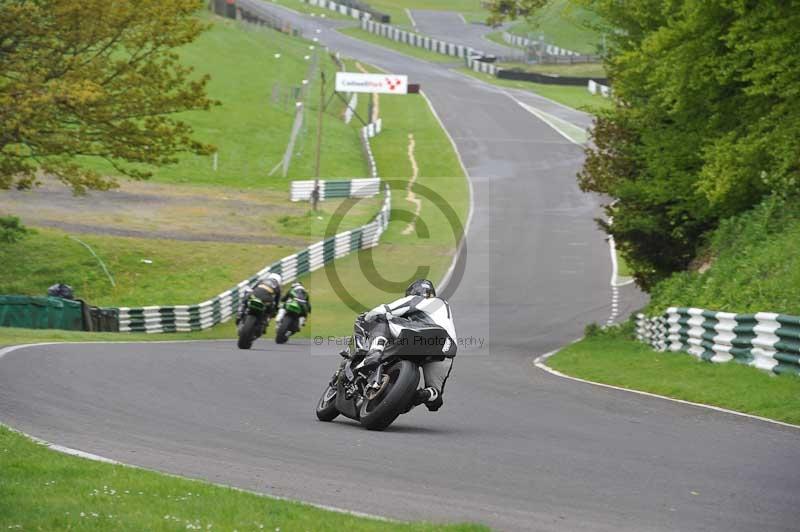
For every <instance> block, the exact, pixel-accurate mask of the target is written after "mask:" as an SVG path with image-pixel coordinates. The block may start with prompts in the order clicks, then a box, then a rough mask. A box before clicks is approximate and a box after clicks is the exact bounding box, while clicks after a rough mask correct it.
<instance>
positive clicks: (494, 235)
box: [0, 0, 800, 532]
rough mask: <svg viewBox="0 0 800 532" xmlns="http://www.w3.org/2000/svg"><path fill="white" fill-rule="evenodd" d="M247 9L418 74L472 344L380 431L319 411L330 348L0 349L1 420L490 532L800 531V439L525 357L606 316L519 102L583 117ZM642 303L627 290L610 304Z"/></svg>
mask: <svg viewBox="0 0 800 532" xmlns="http://www.w3.org/2000/svg"><path fill="white" fill-rule="evenodd" d="M239 1H240V3H241V4H246V3H250V4H254V5H257V6H258V9H264V10H271V11H274V12H280V13H281V14H282V16H284V17H286V18H290V19H292V20H293V22H294V23H295V24H300V25H302V26H304V28H305V30H306V31H305V33H306V35H311V34H315V30H316V29H320V30H321V32H320V33H319V34H316V35H318V37H319V39H320V41H321V42H323V43H325V44H327V45H329V46H330V47H331V48H332V49H335V50H339V51H341V52H342V53H344V54H346V55H349V56H352V57H357V58H359V59H362V60H364V61H366V62H369V63H371V64H374V65H378V66H380V67H383V68H385V69H387V70H390V71H392V72H396V73H406V74H409V76H410V77H411V81H412V82H417V83H421V84H422V88H423V90H424V92H425V94H426V95H427V96H428V97H429V98H430V100H431V102H432V104H433V106H434V107H435V109H436V111H437V113H438V115H439V116H440V117H441V120H442V122H443V123H444V125H445V127H446V129H447V131H448V132H449V133H450V135H451V136H452V137H453V140H454V142H455V144H456V146H457V147H458V150H459V152H460V154H461V156H462V158H463V161H464V164H465V166H466V169H467V171H468V172H469V175H470V177H471V182H472V185H473V187H474V196H473V199H474V214H473V219H472V223H471V225H470V228H469V234H468V238H467V247H466V250H467V251H466V253H465V264H466V267H465V270H464V272H463V278H462V279H461V280H460V283H455V282H453V283H451V285H450V286H448V287H447V288H448V291H454V293H453V294H452V296H451V297H450V302H451V304H452V307H453V311H454V315H455V317H456V327H457V329H458V331H459V333H460V335H461V336H462V337H464V338H467V337H474V338H475V339H476V345H473V346H471V347H465V348H464V349H462V350H461V351H460V353H459V356H458V357H457V359H456V363H455V366H454V370H453V374H452V376H451V379H450V381H449V382H448V384H447V389H446V393H445V405H444V407H443V409H442V410H441V411H440V412H438V413H436V414H431V413H428V412H427V411H426V410H425V409H415V410H414V411H413V412H412V413H410V414H409V415H406V416H402V417H401V418H399V419H398V421H397V422H396V423H395V424H394V425H392V427H390V428H389V429H388V430H387V431H385V432H382V433H373V432H368V431H365V430H363V429H361V428H360V427H359V426H358V425H357V424H356V423H354V422H351V421H349V420H346V419H341V418H340V419H337V420H336V421H335V422H333V423H321V422H318V421H317V420H316V418H315V416H314V406H315V403H316V401H317V399H318V397H319V395H320V393H321V391H322V389H323V387H324V384H325V382H326V380H327V379H328V378H329V377H330V375H331V373H332V371H333V369H334V367H335V365H336V364H337V362H338V357H337V356H336V351H337V348H336V346H333V345H322V346H315V345H313V344H311V343H309V342H303V343H301V342H297V341H293V342H292V343H290V344H287V345H284V346H278V345H275V344H274V343H272V342H269V341H264V340H261V341H259V342H257V343H256V344H255V346H254V349H253V350H252V351H239V350H237V349H236V345H235V342H234V341H233V340H231V341H217V342H190V343H157V344H152V343H149V344H92V345H89V344H79V345H47V346H39V347H30V348H24V349H20V350H16V351H13V352H10V353H8V354H6V355H5V356H4V357H3V358H2V359H0V421H2V422H3V423H7V424H8V425H10V426H12V427H14V428H17V429H19V430H22V431H24V432H27V433H29V434H32V435H34V436H37V437H40V438H42V439H45V440H47V441H51V442H54V443H58V444H60V445H63V446H67V447H71V448H75V449H80V450H82V451H85V452H90V453H94V454H98V455H101V456H105V457H108V458H112V459H116V460H119V461H122V462H125V463H130V464H135V465H139V466H144V467H148V468H152V469H157V470H161V471H167V472H170V473H176V474H180V475H185V476H188V477H194V478H201V479H207V480H210V481H214V482H220V483H224V484H229V485H234V486H238V487H242V488H248V489H253V490H257V491H261V492H264V493H269V494H273V495H280V496H285V497H291V498H296V499H301V500H306V501H310V502H314V503H320V504H327V505H333V506H337V507H341V508H346V509H350V510H357V511H361V512H367V513H372V514H378V515H383V516H388V517H393V518H398V519H426V520H432V521H442V522H446V521H476V522H481V523H485V524H488V525H490V526H492V527H495V528H497V529H500V530H548V531H549V530H557V531H564V530H598V531H599V530H608V531H612V530H613V531H619V530H630V531H651V530H653V531H655V530H658V531H663V530H687V531H688V530H691V531H697V530H720V531H748V532H749V531H753V530H761V531H767V530H798V529H800V524H799V523H800V465H798V464H800V431H798V430H796V429H792V428H789V427H782V426H778V425H773V424H769V423H766V422H761V421H757V420H752V419H748V418H744V417H739V416H735V415H731V414H725V413H720V412H715V411H710V410H707V409H702V408H698V407H694V406H690V405H683V404H678V403H674V402H670V401H665V400H661V399H657V398H649V397H643V396H639V395H634V394H630V393H626V392H623V391H615V390H609V389H604V388H599V387H595V386H591V385H587V384H581V383H576V382H572V381H568V380H564V379H561V378H558V377H555V376H552V375H550V374H548V373H545V372H543V371H541V370H539V369H537V368H535V367H534V366H533V364H532V360H533V358H534V357H535V356H537V355H540V354H542V353H545V352H548V351H551V350H553V349H555V348H557V347H559V346H562V345H564V344H566V343H568V342H570V341H572V340H574V339H576V338H578V337H580V336H581V334H582V331H583V327H584V326H585V325H586V324H587V323H590V322H600V323H604V322H605V321H606V320H607V319H608V317H609V315H610V314H611V287H610V286H609V280H610V277H611V264H610V260H609V252H608V246H607V243H606V242H605V240H604V235H603V234H602V233H601V232H600V231H599V230H598V229H597V228H596V224H595V222H594V221H593V218H594V217H596V216H599V215H600V214H601V211H600V208H599V206H600V204H601V199H600V198H597V197H593V196H589V195H585V194H583V193H581V192H580V191H579V190H578V189H577V186H576V183H575V173H576V172H577V170H578V168H579V167H580V165H581V162H582V160H583V150H582V146H580V145H577V144H574V143H572V142H570V141H569V140H567V139H566V138H565V137H564V136H562V135H560V134H559V133H558V132H556V131H555V130H553V129H552V128H551V127H550V126H548V125H547V124H545V123H544V122H542V121H541V120H539V119H538V118H537V117H536V116H534V115H533V114H531V113H530V112H528V110H526V109H525V108H523V107H522V106H521V105H520V104H519V101H523V103H526V104H527V105H529V106H533V107H535V108H536V109H539V110H542V111H545V112H547V113H550V114H554V115H558V116H560V117H562V118H563V119H565V120H568V121H570V122H572V123H574V124H577V125H581V126H582V127H585V126H586V125H588V124H589V123H590V117H588V116H586V115H584V114H582V113H579V112H577V111H572V110H569V109H566V108H564V107H561V106H559V105H558V104H555V103H553V102H549V101H548V100H544V99H541V98H538V97H535V96H527V95H524V94H522V93H514V92H506V91H504V90H502V89H499V88H497V87H493V86H490V85H487V84H484V83H482V82H479V81H476V80H473V79H470V78H468V77H465V76H463V75H461V74H460V73H457V72H453V71H451V70H448V69H446V68H444V67H442V66H441V65H434V64H431V63H428V62H425V61H420V60H416V59H411V58H408V57H406V56H403V55H400V54H398V53H395V52H392V51H389V50H387V49H384V48H381V47H376V46H372V45H369V44H365V43H362V42H359V41H356V40H354V39H351V38H349V37H346V36H343V35H341V34H339V33H337V32H335V31H333V29H332V27H331V26H332V25H334V24H335V23H334V22H332V21H320V20H311V19H304V18H302V17H299V16H297V15H294V14H292V13H287V12H286V11H284V10H281V8H279V7H276V6H274V5H271V4H266V3H263V4H262V3H259V2H258V0H239ZM381 172H382V174H383V175H384V176H386V177H391V173H390V171H387V169H381ZM642 301H643V299H642V296H641V295H640V294H639V293H637V292H636V291H635V289H633V288H632V287H630V286H628V287H625V288H623V289H621V303H620V307H621V308H620V316H623V317H625V316H627V315H628V313H630V312H631V311H633V310H634V309H635V308H637V306H639V305H640V304H641V303H642ZM376 303H378V302H376ZM346 332H347V331H344V332H343V334H344V333H346ZM477 339H482V340H483V342H484V343H483V346H481V345H480V344H479V343H477Z"/></svg>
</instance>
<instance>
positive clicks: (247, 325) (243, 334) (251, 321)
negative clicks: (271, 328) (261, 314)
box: [236, 314, 258, 349]
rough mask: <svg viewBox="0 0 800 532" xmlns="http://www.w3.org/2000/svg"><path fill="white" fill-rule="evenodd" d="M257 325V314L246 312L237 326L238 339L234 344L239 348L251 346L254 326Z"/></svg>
mask: <svg viewBox="0 0 800 532" xmlns="http://www.w3.org/2000/svg"><path fill="white" fill-rule="evenodd" d="M257 325H258V316H253V315H252V314H248V315H247V316H245V318H244V321H243V322H242V324H241V325H240V326H239V341H238V342H236V345H237V346H238V347H239V349H250V348H251V347H253V340H255V339H256V326H257Z"/></svg>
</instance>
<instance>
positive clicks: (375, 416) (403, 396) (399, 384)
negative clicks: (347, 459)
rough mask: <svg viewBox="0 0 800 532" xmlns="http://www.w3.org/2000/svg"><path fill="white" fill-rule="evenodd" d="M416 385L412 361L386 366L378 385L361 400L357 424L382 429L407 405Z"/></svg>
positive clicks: (405, 408)
mask: <svg viewBox="0 0 800 532" xmlns="http://www.w3.org/2000/svg"><path fill="white" fill-rule="evenodd" d="M418 385H419V368H418V367H417V365H416V364H414V363H413V362H411V361H408V360H400V361H398V362H396V363H394V364H392V365H391V366H389V367H388V368H386V369H385V370H384V373H383V379H382V382H381V387H380V388H379V389H378V390H377V391H374V392H370V394H371V397H365V398H364V401H363V402H362V403H361V411H360V412H359V418H360V419H359V421H360V422H361V425H362V426H364V427H365V428H367V429H368V430H383V429H385V428H386V427H388V426H389V425H391V424H392V422H393V421H394V420H395V419H397V416H399V415H400V414H402V413H403V412H405V411H406V410H407V409H408V407H409V405H411V402H412V401H413V400H414V396H415V395H416V393H417V386H418ZM370 394H368V395H370Z"/></svg>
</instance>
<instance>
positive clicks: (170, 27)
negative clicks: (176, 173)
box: [0, 0, 216, 192]
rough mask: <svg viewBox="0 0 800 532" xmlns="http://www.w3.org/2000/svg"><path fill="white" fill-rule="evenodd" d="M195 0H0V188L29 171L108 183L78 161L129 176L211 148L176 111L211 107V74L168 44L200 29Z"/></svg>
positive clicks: (93, 185)
mask: <svg viewBox="0 0 800 532" xmlns="http://www.w3.org/2000/svg"><path fill="white" fill-rule="evenodd" d="M200 5H201V3H200V2H199V1H198V0H114V1H108V0H80V1H77V2H76V1H74V0H3V2H2V5H1V6H0V189H9V188H12V187H14V188H20V189H25V188H30V187H32V186H35V185H36V182H37V178H36V176H37V173H39V172H41V173H45V174H51V175H54V176H57V177H58V178H59V179H60V180H61V181H62V182H64V183H65V184H67V185H69V186H71V187H72V188H73V190H75V191H76V192H82V191H84V190H86V189H100V190H104V189H108V188H111V187H114V186H116V183H115V182H114V180H113V179H112V178H109V177H107V176H101V175H99V174H98V173H97V172H94V171H91V170H87V169H86V168H83V167H82V166H81V165H80V163H79V161H81V160H90V159H103V160H105V161H107V162H108V163H110V164H111V165H112V166H113V168H115V169H116V171H117V172H119V173H121V174H123V175H127V176H129V177H132V178H136V179H143V178H146V177H148V176H149V175H150V172H148V171H146V170H145V169H144V168H146V165H165V164H170V163H174V162H175V161H176V155H178V154H180V153H185V152H191V153H196V154H207V153H210V151H211V150H212V147H210V146H207V145H205V144H203V143H201V142H198V141H196V140H194V139H192V130H191V128H190V127H189V125H187V124H186V123H185V122H182V121H181V120H179V119H177V118H176V117H175V115H176V114H177V113H181V112H184V111H189V110H200V109H209V108H210V106H211V105H213V104H215V103H216V102H213V101H212V100H210V99H209V98H208V97H207V96H206V93H205V86H206V83H207V81H208V77H207V76H203V77H200V76H196V75H193V73H192V69H191V68H187V67H185V66H182V65H181V63H180V62H179V58H178V55H177V54H176V52H175V50H176V48H178V47H180V46H183V45H185V44H187V43H189V42H191V41H193V40H194V39H195V38H196V37H197V36H198V35H199V34H200V33H201V32H202V31H203V30H204V29H205V26H204V24H202V23H201V22H200V21H199V20H198V19H197V18H196V17H195V16H194V13H195V12H196V11H197V9H198V8H199V7H200Z"/></svg>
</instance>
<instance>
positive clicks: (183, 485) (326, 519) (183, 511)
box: [0, 426, 487, 532]
mask: <svg viewBox="0 0 800 532" xmlns="http://www.w3.org/2000/svg"><path fill="white" fill-rule="evenodd" d="M0 471H2V474H0V528H2V529H3V530H15V529H21V530H132V531H133V530H136V531H139V530H241V531H244V530H256V531H257V530H269V531H280V530H283V531H293V530H314V531H324V530H330V531H339V530H358V531H370V530H376V531H377V530H381V531H383V530H391V531H409V532H411V531H419V532H423V531H435V530H441V531H453V532H457V531H459V532H462V531H463V532H467V531H480V530H487V529H486V528H484V527H482V526H478V525H452V526H446V525H433V524H428V523H396V522H386V521H378V520H373V519H365V518H362V517H354V516H351V515H347V514H342V513H336V512H331V511H326V510H320V509H317V508H314V507H311V506H308V505H304V504H302V503H296V502H288V501H279V500H274V499H270V498H267V497H263V496H259V495H255V494H251V493H244V492H241V491H237V490H234V489H230V488H224V487H218V486H213V485H211V484H207V483H204V482H200V481H194V480H187V479H180V478H176V477H170V476H165V475H160V474H158V473H153V472H149V471H144V470H141V469H134V468H130V467H125V466H117V465H110V464H104V463H99V462H92V461H89V460H85V459H82V458H75V457H72V456H67V455H62V454H60V453H56V452H54V451H50V450H49V449H47V448H46V447H44V446H43V445H39V444H37V443H34V442H32V441H30V440H28V439H27V438H25V437H24V436H22V435H20V434H17V433H14V432H12V431H10V430H8V429H7V428H5V427H2V426H0Z"/></svg>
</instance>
